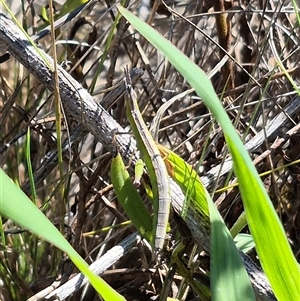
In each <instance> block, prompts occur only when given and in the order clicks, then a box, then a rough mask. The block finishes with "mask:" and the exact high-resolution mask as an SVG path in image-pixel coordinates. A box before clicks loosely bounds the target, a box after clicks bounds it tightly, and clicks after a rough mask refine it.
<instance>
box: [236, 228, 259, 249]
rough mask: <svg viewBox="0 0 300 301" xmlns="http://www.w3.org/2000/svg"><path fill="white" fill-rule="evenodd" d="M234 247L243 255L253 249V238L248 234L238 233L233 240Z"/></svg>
mask: <svg viewBox="0 0 300 301" xmlns="http://www.w3.org/2000/svg"><path fill="white" fill-rule="evenodd" d="M234 242H235V245H236V247H237V248H238V249H239V250H241V251H242V252H244V253H247V252H248V251H250V250H251V249H253V248H254V247H255V243H254V241H253V237H252V236H251V235H250V234H246V233H240V234H238V235H237V236H236V237H235V238H234Z"/></svg>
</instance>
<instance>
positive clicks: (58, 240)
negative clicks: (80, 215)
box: [0, 169, 125, 301]
mask: <svg viewBox="0 0 300 301" xmlns="http://www.w3.org/2000/svg"><path fill="white" fill-rule="evenodd" d="M0 215H1V216H5V217H7V218H10V219H11V220H13V221H14V222H15V223H17V224H19V225H20V226H21V227H23V228H25V229H27V230H29V231H30V232H32V233H34V234H36V235H38V236H40V237H42V238H43V239H45V240H47V241H48V242H50V243H51V244H53V245H54V246H56V247H58V248H59V249H61V250H62V251H64V252H66V253H67V254H68V256H69V257H70V259H71V260H72V261H73V262H74V264H75V265H76V266H77V267H78V268H79V270H80V271H81V272H82V273H83V274H84V275H85V276H86V277H87V278H88V279H89V281H90V282H91V284H92V285H93V286H94V288H95V289H96V290H97V292H98V293H99V294H100V295H101V296H102V297H103V299H104V300H107V301H110V300H120V301H124V300H125V299H124V298H123V297H122V296H121V295H119V294H118V293H117V292H116V291H115V290H113V289H112V288H111V287H110V286H109V285H108V284H107V283H106V282H105V281H104V280H102V279H101V278H100V277H99V276H97V275H95V274H94V273H93V272H92V271H91V270H90V269H89V266H88V264H87V263H86V262H85V261H84V260H83V259H82V258H81V257H80V255H79V254H78V253H77V252H76V251H75V250H74V249H73V248H72V246H71V245H70V244H69V243H68V242H67V241H66V240H65V238H64V237H63V236H62V234H61V233H60V232H59V231H58V230H57V228H56V227H55V226H54V225H53V224H52V223H51V222H50V221H49V220H48V219H47V217H46V216H45V215H44V214H43V213H42V212H41V211H40V210H39V209H38V208H37V207H36V206H35V205H34V204H33V203H32V202H31V201H30V199H29V198H28V197H27V196H26V195H25V194H24V193H23V192H22V190H21V189H19V188H18V187H17V186H16V185H15V184H14V183H13V182H12V181H11V179H10V178H9V177H8V176H7V175H6V174H5V172H4V171H3V170H2V169H0Z"/></svg>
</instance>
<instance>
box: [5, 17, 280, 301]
mask: <svg viewBox="0 0 300 301" xmlns="http://www.w3.org/2000/svg"><path fill="white" fill-rule="evenodd" d="M0 44H1V45H2V46H3V47H6V48H7V50H8V51H9V52H10V54H11V55H13V56H14V57H15V58H16V59H17V60H18V61H19V62H20V63H21V64H23V65H24V66H25V67H26V68H27V69H28V70H29V71H30V72H31V73H32V74H33V75H34V76H36V77H37V78H38V79H39V80H40V81H41V82H42V83H43V84H44V85H45V86H46V87H47V88H48V89H49V90H50V91H53V90H54V76H53V73H52V71H51V70H49V68H48V67H47V64H46V63H45V62H44V61H43V59H42V58H40V56H39V54H38V53H37V51H36V50H35V48H34V47H33V46H32V45H31V44H30V43H29V42H28V41H27V40H26V36H25V35H24V34H23V33H22V32H21V31H20V30H19V28H18V27H17V26H16V25H15V24H14V23H13V22H12V21H11V20H9V19H8V18H7V17H6V16H5V15H3V14H0ZM40 51H42V50H40ZM44 55H45V57H46V58H47V60H48V62H49V64H50V65H51V66H53V60H52V59H51V58H50V57H49V56H48V55H47V54H44ZM58 70H59V89H60V93H61V100H62V103H63V106H64V108H65V110H66V111H67V112H68V113H69V114H71V115H72V116H73V118H74V119H75V120H77V121H78V123H82V124H83V126H84V127H85V129H86V130H87V131H89V132H90V133H92V134H93V135H94V136H95V138H96V139H97V140H98V141H100V142H101V143H103V144H104V145H105V146H106V147H108V148H112V149H113V150H114V149H115V142H116V143H117V144H118V146H119V150H120V152H121V153H122V156H123V157H124V158H127V159H128V160H129V159H132V158H133V159H135V157H134V156H133V155H132V154H133V153H134V150H135V149H136V142H135V140H134V139H133V138H131V137H130V136H129V135H117V136H116V137H115V135H114V133H115V130H117V131H118V132H125V131H124V130H123V128H122V127H121V126H120V125H119V124H118V123H117V122H116V121H115V120H114V119H113V118H112V117H111V116H110V115H109V114H108V113H107V112H106V111H105V110H104V109H103V108H102V107H101V106H100V105H98V104H97V103H96V102H95V101H94V100H93V98H92V97H91V95H90V94H89V93H88V92H87V91H86V90H85V89H84V88H83V87H82V86H81V85H80V84H79V83H78V82H77V81H76V80H74V79H73V78H72V77H71V76H70V75H69V74H68V73H67V72H66V71H65V70H63V69H62V68H61V67H60V66H58ZM114 138H115V139H114ZM170 189H171V201H172V206H173V208H174V210H175V211H176V212H177V213H178V214H179V215H180V213H181V210H182V206H183V202H184V196H183V194H182V192H181V190H180V188H179V187H178V186H177V185H176V184H175V183H174V181H170ZM198 218H199V217H198V215H197V212H195V211H194V210H193V208H192V207H189V208H188V212H187V219H186V223H187V225H188V227H189V229H190V230H191V233H192V235H193V238H194V240H195V242H196V243H197V244H199V245H202V246H203V248H204V249H205V250H206V251H207V252H209V240H210V236H209V230H208V229H206V228H204V227H201V223H199V220H197V219H198ZM242 258H243V261H244V263H245V266H246V269H247V271H248V273H249V275H250V278H251V281H252V284H253V286H254V289H255V293H256V297H257V300H259V301H266V300H275V298H274V296H273V294H272V291H271V289H270V287H269V284H268V282H267V280H266V278H265V277H264V276H263V274H262V273H261V272H260V271H259V269H258V268H257V267H256V265H255V264H254V263H253V262H252V261H251V260H250V259H249V258H248V257H247V256H246V255H242Z"/></svg>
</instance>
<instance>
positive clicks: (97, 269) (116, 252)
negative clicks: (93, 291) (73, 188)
mask: <svg viewBox="0 0 300 301" xmlns="http://www.w3.org/2000/svg"><path fill="white" fill-rule="evenodd" d="M140 239H141V237H140V236H139V234H138V233H137V232H135V233H133V234H131V235H129V236H128V237H127V238H125V239H124V240H123V241H122V242H120V243H119V244H118V245H117V246H114V247H113V248H111V249H110V250H109V251H107V252H106V253H105V254H104V255H103V256H102V257H100V258H99V259H97V260H96V261H95V262H93V263H92V264H91V265H90V269H91V271H93V272H94V273H96V274H98V275H99V274H102V273H103V272H105V271H106V270H107V269H108V268H109V267H110V266H112V265H113V264H115V263H116V262H117V261H118V260H119V259H121V258H122V257H123V256H124V255H125V254H126V253H128V252H129V251H130V250H131V249H132V248H133V247H134V245H136V242H137V240H140ZM87 282H88V280H87V279H86V278H85V277H84V275H83V274H80V273H79V274H77V275H76V276H75V277H73V278H72V279H70V280H69V281H68V282H66V283H65V284H63V285H62V286H60V287H59V288H57V289H55V290H54V291H51V292H49V293H48V292H47V291H45V293H46V294H43V293H42V292H40V293H38V294H36V295H34V296H33V297H31V298H29V299H28V301H37V300H40V299H41V298H45V299H50V298H51V300H53V298H54V299H55V300H64V299H66V298H67V297H69V296H70V295H72V294H73V293H74V292H76V291H77V290H79V289H80V288H81V287H82V286H83V285H85V284H86V283H87ZM38 298H40V299H38Z"/></svg>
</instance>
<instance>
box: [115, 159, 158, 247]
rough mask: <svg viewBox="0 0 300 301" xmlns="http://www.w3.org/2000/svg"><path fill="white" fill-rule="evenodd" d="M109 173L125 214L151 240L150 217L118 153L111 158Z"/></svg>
mask: <svg viewBox="0 0 300 301" xmlns="http://www.w3.org/2000/svg"><path fill="white" fill-rule="evenodd" d="M110 175H111V181H112V184H113V187H114V190H115V193H116V196H117V198H118V200H119V202H120V203H121V205H122V207H123V209H124V210H125V212H126V214H127V215H128V217H129V218H130V219H131V221H132V223H133V224H134V226H135V227H136V229H137V230H138V231H139V232H140V234H141V235H142V236H143V237H145V238H146V239H147V240H148V241H149V242H151V241H152V218H151V216H150V214H149V212H148V210H147V209H146V207H145V204H144V202H143V200H142V198H141V196H140V195H139V193H138V192H137V190H136V188H135V186H134V185H133V184H132V182H131V179H130V177H129V174H128V172H127V170H126V169H125V166H124V163H123V160H122V157H121V155H120V154H118V155H117V156H116V157H115V158H113V159H112V162H111V169H110Z"/></svg>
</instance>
